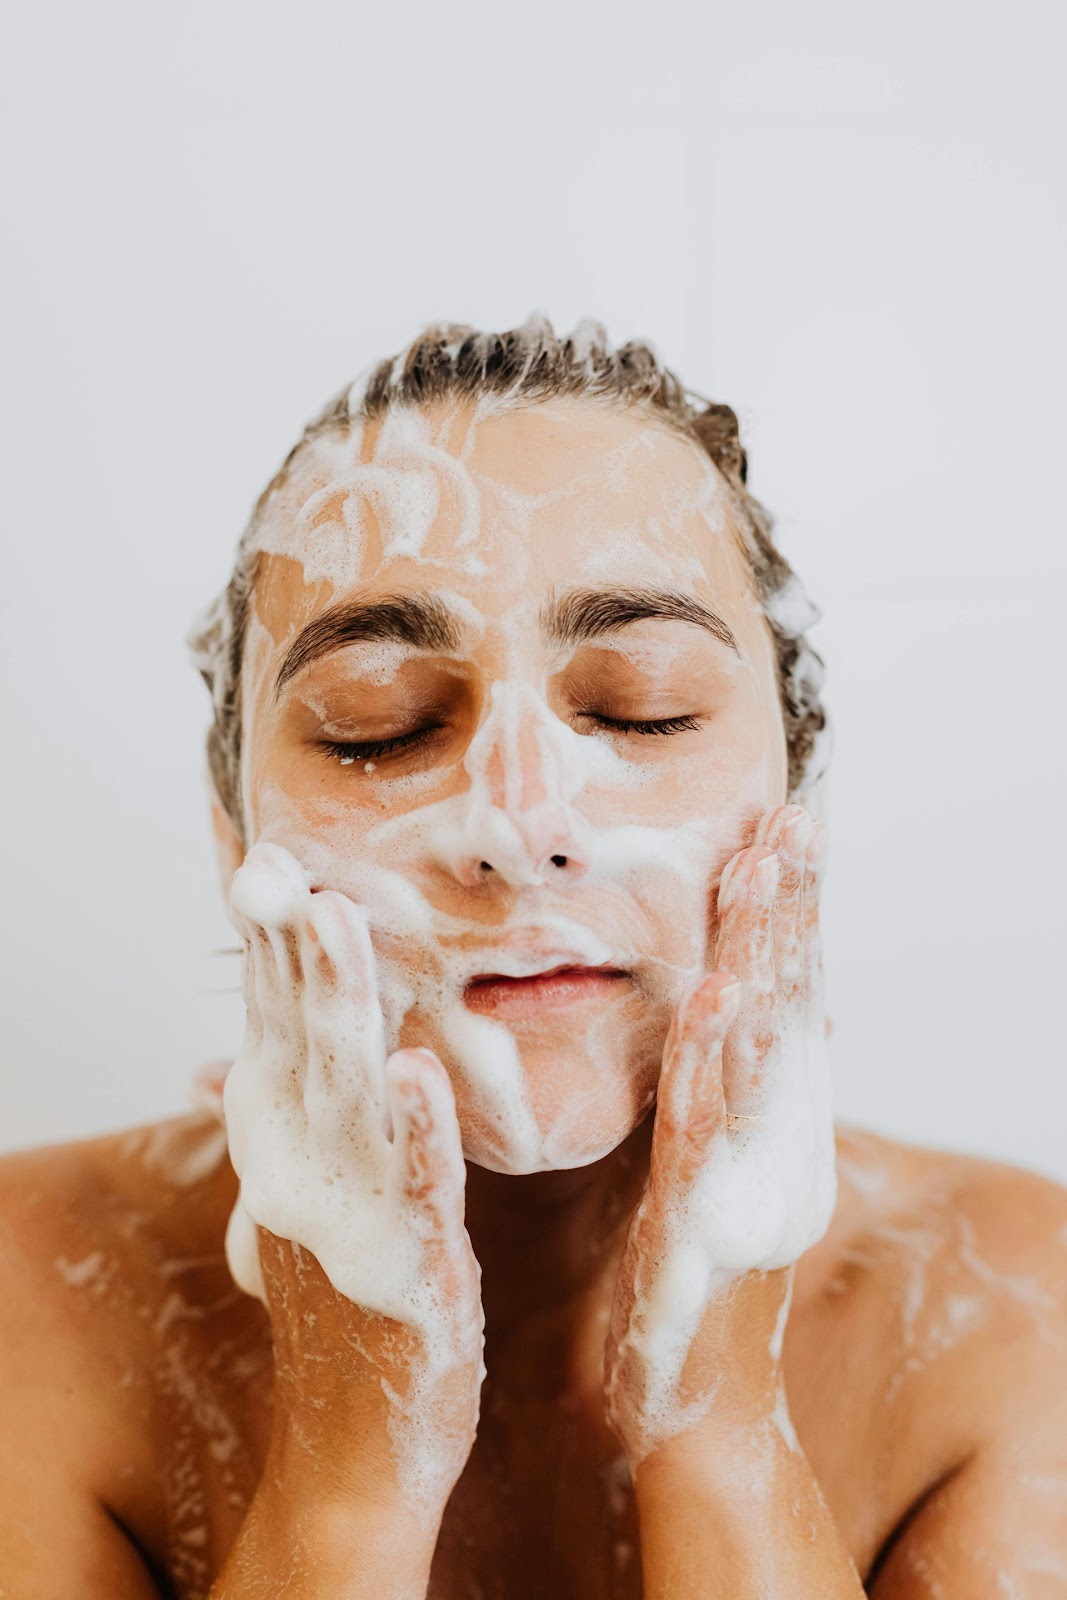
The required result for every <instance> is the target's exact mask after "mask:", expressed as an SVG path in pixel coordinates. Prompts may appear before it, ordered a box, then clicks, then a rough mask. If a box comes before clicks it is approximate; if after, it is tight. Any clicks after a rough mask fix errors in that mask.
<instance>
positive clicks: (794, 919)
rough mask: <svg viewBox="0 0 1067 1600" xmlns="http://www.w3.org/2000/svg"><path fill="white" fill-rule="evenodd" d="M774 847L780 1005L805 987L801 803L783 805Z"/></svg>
mask: <svg viewBox="0 0 1067 1600" xmlns="http://www.w3.org/2000/svg"><path fill="white" fill-rule="evenodd" d="M784 809H785V810H787V811H788V812H790V813H791V815H788V816H786V817H784V818H783V820H782V823H781V826H780V828H779V829H778V831H777V834H776V843H775V846H774V848H775V849H776V851H777V853H778V859H779V861H780V863H781V870H780V872H779V878H778V894H777V896H776V899H775V905H774V918H773V929H774V974H775V983H776V986H777V996H778V1001H779V1004H780V1005H789V1004H790V1003H791V1002H793V1001H794V1000H795V999H796V997H797V996H798V995H800V994H802V992H803V990H804V988H805V982H804V978H805V956H806V939H807V921H806V897H807V850H808V844H809V842H810V840H811V833H812V819H811V817H810V816H809V815H808V813H807V812H806V811H805V810H804V809H803V807H801V806H790V807H786V808H784Z"/></svg>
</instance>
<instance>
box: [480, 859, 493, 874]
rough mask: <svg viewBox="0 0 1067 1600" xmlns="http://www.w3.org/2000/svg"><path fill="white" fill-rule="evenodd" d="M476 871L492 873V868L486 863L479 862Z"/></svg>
mask: <svg viewBox="0 0 1067 1600" xmlns="http://www.w3.org/2000/svg"><path fill="white" fill-rule="evenodd" d="M478 870H479V872H492V870H493V868H492V865H491V864H490V863H489V862H488V861H479V863H478Z"/></svg>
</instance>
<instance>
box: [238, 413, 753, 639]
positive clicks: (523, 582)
mask: <svg viewBox="0 0 1067 1600" xmlns="http://www.w3.org/2000/svg"><path fill="white" fill-rule="evenodd" d="M729 500H730V493H729V490H728V488H727V486H726V485H725V483H724V481H723V479H722V477H721V476H720V474H719V473H718V471H717V469H716V468H715V466H714V464H713V463H712V462H711V461H710V460H709V458H708V457H707V456H706V455H705V453H704V452H703V451H702V450H701V449H700V447H699V446H698V445H697V444H696V443H695V442H693V441H691V440H688V439H685V438H684V437H682V436H680V435H679V434H677V433H675V432H674V431H672V430H670V429H669V428H668V427H667V426H666V425H665V424H664V423H663V422H661V421H658V420H657V419H655V417H654V416H652V415H650V414H649V413H647V412H644V411H641V410H639V409H637V408H629V409H627V410H619V409H617V408H616V409H609V408H607V407H606V406H602V405H600V404H596V403H592V402H590V401H589V400H585V399H574V398H567V399H557V400H552V401H550V402H542V403H538V404H537V405H532V406H526V407H523V408H521V409H504V408H503V407H501V406H500V405H499V404H498V405H496V406H493V405H492V404H491V403H487V402H481V403H480V404H479V405H478V406H474V405H471V404H469V403H464V404H454V405H450V406H445V405H436V406H434V407H432V408H425V409H424V408H420V409H418V410H411V409H405V410H393V411H390V412H388V413H387V414H386V415H385V416H384V417H383V418H381V419H376V420H375V421H373V422H370V423H366V424H364V425H363V426H362V428H354V429H353V430H352V431H351V432H349V433H346V434H344V435H341V434H339V433H337V434H329V435H323V436H321V437H319V438H316V439H313V440H311V441H309V442H308V443H307V444H306V445H305V446H304V447H303V448H302V449H301V451H300V452H299V453H298V455H297V457H296V459H295V460H294V463H293V466H292V468H291V469H290V472H289V474H288V476H287V478H286V480H285V481H284V482H283V483H282V484H281V485H279V486H278V488H277V489H276V490H274V491H273V492H272V495H271V497H270V499H269V500H268V502H267V504H266V506H265V507H264V509H263V513H262V515H261V518H260V521H259V524H258V527H257V531H256V536H255V543H256V544H257V545H258V546H259V548H260V550H261V551H262V554H263V558H264V559H263V561H262V563H261V574H262V576H261V579H260V582H259V583H258V584H257V594H256V609H257V611H258V612H259V613H260V615H261V617H262V619H263V620H264V621H266V622H267V624H268V627H269V630H270V632H271V633H272V634H273V635H274V637H275V639H276V640H277V639H279V637H280V636H281V635H283V634H285V633H286V632H288V631H289V630H290V629H291V628H292V627H294V626H299V625H301V624H302V622H303V621H305V620H306V619H307V617H309V616H311V615H314V614H315V613H316V612H317V611H320V610H322V609H323V608H324V607H325V606H326V605H329V604H332V603H333V602H334V601H336V600H337V599H339V598H340V597H341V596H343V595H344V594H345V593H347V592H349V591H351V590H353V589H356V588H359V589H360V590H362V591H370V592H372V593H373V592H374V591H379V592H385V591H387V590H390V589H395V588H397V587H404V588H410V587H419V588H423V587H436V588H446V589H449V590H451V591H452V593H453V594H454V595H458V596H464V595H465V596H467V597H469V598H474V599H475V600H476V602H477V604H478V606H479V608H480V609H483V610H484V609H487V608H488V609H492V610H497V609H501V608H503V607H505V606H506V605H508V604H509V603H514V602H515V601H516V600H518V599H520V598H526V599H531V598H533V595H534V593H535V592H536V593H537V594H541V593H543V592H544V591H545V590H546V589H548V588H553V587H565V586H568V585H571V584H579V583H584V584H587V585H589V584H596V583H597V582H600V581H606V580H609V579H610V580H611V581H612V582H615V583H620V582H630V583H638V582H639V583H644V584H649V583H666V584H672V585H674V586H677V585H678V584H679V583H684V584H685V585H686V586H687V587H689V588H691V589H694V590H696V591H697V592H698V593H702V594H704V595H708V594H709V593H717V594H719V596H720V598H721V597H723V596H722V591H723V589H724V588H725V589H728V590H733V591H735V592H741V591H745V590H747V574H746V571H745V565H744V561H743V558H742V557H741V555H740V550H739V547H738V543H737V540H736V539H735V538H734V537H733V536H732V533H731V523H730V516H729Z"/></svg>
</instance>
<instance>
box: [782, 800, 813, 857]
mask: <svg viewBox="0 0 1067 1600" xmlns="http://www.w3.org/2000/svg"><path fill="white" fill-rule="evenodd" d="M811 833H812V821H811V818H810V817H809V816H808V813H807V812H806V811H802V812H801V813H800V815H799V817H794V818H793V820H792V822H789V823H787V824H786V826H785V829H784V830H783V833H782V843H783V845H784V846H785V848H786V850H788V852H789V854H790V855H791V856H793V857H794V858H795V859H796V860H798V861H800V860H803V857H804V852H805V850H807V848H808V842H809V840H810V839H811Z"/></svg>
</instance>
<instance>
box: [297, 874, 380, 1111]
mask: <svg viewBox="0 0 1067 1600" xmlns="http://www.w3.org/2000/svg"><path fill="white" fill-rule="evenodd" d="M299 933H300V961H301V967H302V978H303V1009H304V1032H305V1036H306V1038H307V1043H308V1067H307V1074H306V1077H305V1081H304V1104H305V1107H306V1109H307V1113H308V1118H309V1121H310V1122H311V1123H312V1125H313V1126H314V1127H315V1128H317V1129H318V1130H320V1131H321V1132H322V1133H323V1134H324V1135H325V1134H327V1133H328V1132H329V1131H330V1130H331V1129H332V1135H333V1137H335V1138H336V1137H338V1136H341V1137H347V1138H348V1139H349V1140H351V1138H352V1134H353V1132H355V1131H357V1129H354V1128H353V1127H352V1118H353V1115H355V1116H356V1117H357V1118H358V1119H360V1125H359V1128H358V1131H359V1132H360V1133H362V1134H364V1135H365V1136H366V1137H367V1138H376V1137H382V1138H384V1137H385V1136H386V1135H387V1131H388V1128H387V1124H388V1117H387V1103H386V1087H385V1055H386V1050H385V1024H384V1021H383V1018H382V1010H381V1005H380V1003H379V1000H378V986H377V978H376V971H375V961H374V951H373V949H372V946H371V940H370V932H369V929H368V926H367V915H366V912H365V911H364V910H363V909H362V908H361V907H360V906H357V905H356V904H355V903H354V902H353V901H352V900H350V899H349V898H348V896H347V895H344V894H338V893H336V892H334V891H333V890H324V891H322V892H321V893H319V894H314V895H311V896H310V897H309V906H308V910H307V914H306V916H305V917H304V918H303V919H302V922H301V925H300V929H299Z"/></svg>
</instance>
